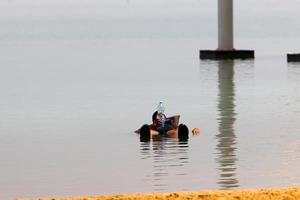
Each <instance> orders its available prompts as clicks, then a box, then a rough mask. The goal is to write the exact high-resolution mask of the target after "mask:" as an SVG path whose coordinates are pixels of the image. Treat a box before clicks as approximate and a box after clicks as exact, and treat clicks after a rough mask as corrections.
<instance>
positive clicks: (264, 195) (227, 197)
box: [18, 188, 300, 200]
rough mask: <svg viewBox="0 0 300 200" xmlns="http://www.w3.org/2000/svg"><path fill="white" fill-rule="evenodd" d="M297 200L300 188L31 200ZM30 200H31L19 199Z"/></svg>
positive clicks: (38, 199) (299, 197)
mask: <svg viewBox="0 0 300 200" xmlns="http://www.w3.org/2000/svg"><path fill="white" fill-rule="evenodd" d="M138 199H142V200H152V199H153V200H169V199H170V200H175V199H176V200H198V199H199V200H250V199H251V200H266V199H272V200H290V199H291V200H292V199H293V200H295V199H300V188H281V189H280V188H274V189H272V188H270V189H241V190H212V191H199V192H170V193H135V194H118V195H99V196H82V197H63V198H59V197H58V198H55V197H52V198H37V199H30V200H138ZM18 200H29V199H18Z"/></svg>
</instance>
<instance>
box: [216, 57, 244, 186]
mask: <svg viewBox="0 0 300 200" xmlns="http://www.w3.org/2000/svg"><path fill="white" fill-rule="evenodd" d="M233 79H234V61H233V60H224V61H223V60H222V61H218V88H219V94H218V111H219V118H218V123H219V133H218V134H217V136H216V139H217V147H216V150H217V158H216V162H217V164H218V170H219V175H220V177H219V181H218V185H219V187H220V189H233V188H236V187H239V183H238V180H237V175H236V161H237V158H236V135H235V132H234V122H235V120H236V113H235V104H234V101H235V89H234V88H235V86H234V80H233Z"/></svg>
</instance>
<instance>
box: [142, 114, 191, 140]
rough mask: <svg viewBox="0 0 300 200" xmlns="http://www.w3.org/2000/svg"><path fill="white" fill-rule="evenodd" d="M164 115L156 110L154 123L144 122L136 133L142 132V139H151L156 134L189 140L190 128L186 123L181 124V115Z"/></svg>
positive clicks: (153, 117) (153, 118)
mask: <svg viewBox="0 0 300 200" xmlns="http://www.w3.org/2000/svg"><path fill="white" fill-rule="evenodd" d="M163 117H164V119H165V120H164V121H162V117H161V116H159V115H158V112H157V111H156V112H154V113H153V115H152V124H150V125H148V124H144V125H143V126H142V127H141V128H140V129H139V130H137V131H136V133H139V134H140V139H141V141H149V140H150V139H151V136H152V137H155V136H167V137H175V138H178V139H179V140H181V141H184V140H188V138H189V129H188V127H187V126H186V125H185V124H179V125H178V123H179V118H180V116H179V115H176V116H172V117H168V118H167V117H165V116H163Z"/></svg>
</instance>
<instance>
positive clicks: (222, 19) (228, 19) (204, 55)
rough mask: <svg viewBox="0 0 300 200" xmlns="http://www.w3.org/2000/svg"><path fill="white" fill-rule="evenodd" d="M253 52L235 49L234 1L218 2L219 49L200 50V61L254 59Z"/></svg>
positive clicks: (221, 0) (224, 0) (220, 0)
mask: <svg viewBox="0 0 300 200" xmlns="http://www.w3.org/2000/svg"><path fill="white" fill-rule="evenodd" d="M253 58H254V51H253V50H235V49H234V30H233V0H218V48H217V50H200V59H213V60H218V59H253Z"/></svg>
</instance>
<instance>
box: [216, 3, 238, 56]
mask: <svg viewBox="0 0 300 200" xmlns="http://www.w3.org/2000/svg"><path fill="white" fill-rule="evenodd" d="M218 50H222V51H228V50H234V47H233V0H218Z"/></svg>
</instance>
